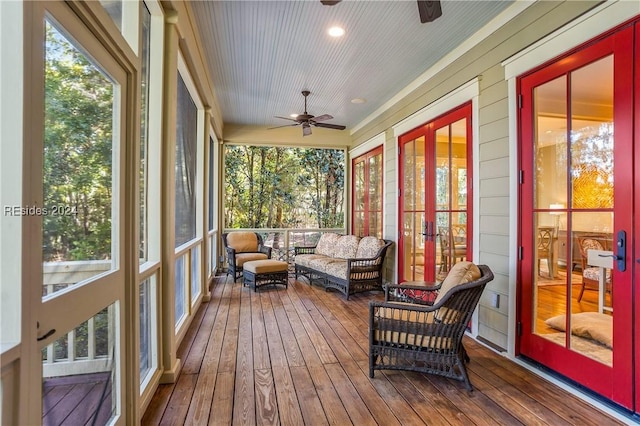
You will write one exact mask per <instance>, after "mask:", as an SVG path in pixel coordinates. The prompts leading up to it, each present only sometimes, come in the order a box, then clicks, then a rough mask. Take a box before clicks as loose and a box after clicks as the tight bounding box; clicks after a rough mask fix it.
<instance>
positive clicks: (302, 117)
mask: <svg viewBox="0 0 640 426" xmlns="http://www.w3.org/2000/svg"><path fill="white" fill-rule="evenodd" d="M309 94H311V92H310V91H308V90H303V91H302V96H304V114H298V115H297V116H295V118H289V117H279V116H277V115H276V118H282V119H283V120H290V121H295V123H294V124H285V125H284V126H277V127H270V128H269V130H271V129H277V128H280V127H288V126H300V125H301V126H302V136H309V135H310V134H311V126H314V127H324V128H327V129H336V130H344V129H345V128H346V127H345V126H340V125H338V124H329V123H319V121H325V120H331V119H332V118H333V116H331V115H329V114H323V115H319V116H317V117H316V116H314V115H311V114H309V113H308V112H307V96H309Z"/></svg>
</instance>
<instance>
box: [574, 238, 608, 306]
mask: <svg viewBox="0 0 640 426" xmlns="http://www.w3.org/2000/svg"><path fill="white" fill-rule="evenodd" d="M578 247H579V248H580V257H581V261H582V288H580V294H579V295H578V302H579V301H580V300H582V296H583V294H584V291H585V289H587V287H589V288H588V289H589V290H598V291H599V290H600V268H597V267H594V266H589V264H588V262H587V259H588V254H587V252H588V251H589V250H604V247H603V245H602V243H601V242H600V241H599V240H597V239H596V238H594V237H588V236H587V237H580V238H578ZM605 271H606V278H605V289H604V290H605V292H607V293H609V295H610V296H611V299H612V301H613V286H612V285H611V271H610V270H608V269H605Z"/></svg>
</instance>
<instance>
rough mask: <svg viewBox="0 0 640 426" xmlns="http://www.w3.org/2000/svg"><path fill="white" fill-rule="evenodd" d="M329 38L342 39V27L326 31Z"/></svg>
mask: <svg viewBox="0 0 640 426" xmlns="http://www.w3.org/2000/svg"><path fill="white" fill-rule="evenodd" d="M327 33H329V35H330V36H331V37H342V36H343V35H344V33H345V31H344V28H342V27H331V28H329V30H328V31H327Z"/></svg>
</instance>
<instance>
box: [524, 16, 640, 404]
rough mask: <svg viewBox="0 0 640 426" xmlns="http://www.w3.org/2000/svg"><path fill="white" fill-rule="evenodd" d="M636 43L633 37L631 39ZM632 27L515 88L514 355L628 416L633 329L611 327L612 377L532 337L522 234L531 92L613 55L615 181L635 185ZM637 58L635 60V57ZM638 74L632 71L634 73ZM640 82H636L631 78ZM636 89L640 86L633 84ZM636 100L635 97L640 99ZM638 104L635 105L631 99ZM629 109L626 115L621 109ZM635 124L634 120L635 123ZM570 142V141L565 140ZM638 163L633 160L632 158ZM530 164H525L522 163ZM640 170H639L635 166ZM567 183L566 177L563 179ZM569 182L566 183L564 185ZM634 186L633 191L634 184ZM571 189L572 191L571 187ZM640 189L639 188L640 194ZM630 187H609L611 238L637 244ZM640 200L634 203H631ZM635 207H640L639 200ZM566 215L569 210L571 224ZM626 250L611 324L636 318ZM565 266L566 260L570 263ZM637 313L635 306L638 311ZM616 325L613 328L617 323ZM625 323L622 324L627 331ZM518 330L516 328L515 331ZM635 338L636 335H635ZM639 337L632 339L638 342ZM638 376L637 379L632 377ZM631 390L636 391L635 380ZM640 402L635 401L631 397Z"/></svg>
mask: <svg viewBox="0 0 640 426" xmlns="http://www.w3.org/2000/svg"><path fill="white" fill-rule="evenodd" d="M636 38H638V36H637V35H636ZM632 46H633V27H631V26H628V25H627V26H626V28H622V29H620V30H619V31H617V32H615V33H613V34H612V35H609V36H607V37H604V38H602V39H601V40H599V41H597V42H593V41H592V42H590V43H589V44H588V45H585V47H584V48H582V49H579V50H574V51H573V52H572V53H571V54H569V55H566V56H564V57H562V58H559V59H556V60H554V61H553V62H552V63H548V64H545V65H543V66H541V67H539V68H538V69H536V70H534V71H532V72H531V73H528V74H527V75H525V76H522V77H519V78H518V80H517V83H516V84H517V92H518V93H519V94H520V96H522V108H521V109H520V110H519V117H518V119H519V126H518V128H519V131H520V134H519V135H518V136H519V140H520V141H521V142H520V148H521V155H520V157H519V166H520V170H521V171H522V173H523V183H522V184H521V185H520V197H519V204H520V206H519V207H520V208H519V211H520V212H521V213H520V214H521V216H520V218H519V219H520V227H519V229H520V232H519V236H518V239H519V246H520V247H521V249H522V250H523V256H522V258H523V259H522V260H521V261H520V262H519V266H518V283H519V285H518V294H517V297H518V300H519V302H518V303H517V307H518V312H517V320H518V323H519V325H520V327H521V330H522V331H521V335H520V336H519V337H518V338H517V344H516V353H517V354H522V355H525V356H528V357H530V358H532V359H534V360H536V361H538V362H540V363H542V364H544V365H546V366H548V367H550V368H551V369H553V370H555V371H558V372H559V373H561V374H563V375H564V376H567V377H569V378H570V379H572V380H575V381H576V382H578V383H580V384H582V385H584V386H586V387H588V388H590V389H592V390H594V391H595V392H597V393H599V394H601V395H603V396H605V397H607V398H609V399H611V400H613V401H615V402H617V403H619V404H621V405H623V406H625V407H627V408H630V409H633V408H634V407H633V406H634V401H633V385H634V383H633V381H634V380H633V377H634V376H633V359H632V358H633V357H632V353H633V352H632V346H631V345H632V334H633V333H632V330H633V327H631V328H630V327H626V329H623V328H622V327H620V326H618V327H614V335H613V340H614V342H616V343H615V349H614V355H613V356H614V359H613V363H614V365H615V369H614V368H611V367H608V366H605V365H604V364H601V363H599V362H596V361H593V360H591V359H589V358H587V357H585V356H582V355H579V354H578V353H576V352H573V351H571V350H567V349H565V348H560V347H559V346H558V345H556V344H554V343H552V342H550V341H549V340H547V339H544V338H541V337H539V336H537V335H535V334H533V333H532V323H533V312H532V306H533V305H532V303H531V297H532V294H533V288H532V286H533V277H534V275H533V274H534V273H535V268H534V267H533V264H534V261H533V256H532V254H530V253H528V250H532V249H531V248H532V247H534V238H533V233H532V232H523V230H528V229H533V228H532V227H533V226H534V220H533V214H532V212H533V197H534V193H533V176H534V175H535V168H534V167H535V166H534V164H533V162H532V161H531V160H532V159H533V158H534V156H533V135H534V123H533V113H534V111H533V89H534V88H535V87H537V86H539V85H541V84H544V83H545V82H548V81H551V80H553V79H554V78H557V77H559V76H561V75H566V74H567V73H569V72H571V71H574V70H576V69H578V68H580V67H581V66H584V65H587V64H589V63H591V62H594V61H595V60H597V59H600V58H602V57H605V56H608V55H611V54H613V55H614V82H615V87H614V123H615V130H614V131H615V138H616V139H615V144H614V159H615V160H614V161H615V169H614V181H615V182H633V156H632V155H630V153H631V152H632V149H633V147H632V145H633V144H632V140H631V139H632V137H633V133H632V132H633V116H632V111H633V110H632V102H633V91H632V90H631V89H630V88H632V87H633V64H632V61H633V52H632ZM638 58H640V56H638ZM636 72H637V71H636ZM636 78H637V79H638V77H636ZM638 81H640V79H638ZM637 97H638V96H636V98H637ZM636 101H637V99H636ZM621 105H626V106H627V108H621V107H620V106H621ZM636 119H637V118H636ZM568 140H570V139H568ZM636 155H637V154H636ZM525 160H527V161H525ZM638 164H640V163H638ZM567 178H568V179H570V177H569V176H568V177H567ZM569 183H570V182H568V184H569ZM636 184H638V183H637V182H636ZM568 187H569V186H568ZM637 188H640V186H637ZM629 189H630V188H629V186H628V185H616V186H615V187H614V199H615V205H614V212H615V219H614V234H615V232H617V231H618V230H621V229H624V230H626V231H627V234H628V236H629V237H628V240H634V239H633V238H632V237H631V236H632V235H633V233H632V231H633V229H634V228H633V227H632V226H633V220H632V219H633V217H632V215H631V214H629V212H630V211H632V208H633V205H632V200H633V198H634V197H633V194H630V193H629ZM636 198H637V197H636ZM636 202H638V200H636ZM570 213H571V210H570V209H568V216H569V214H570ZM629 246H630V247H631V249H628V250H627V259H626V261H627V265H629V267H628V268H627V270H626V271H625V272H620V271H618V270H617V269H616V270H615V271H614V272H613V273H614V282H617V283H622V284H618V285H617V286H616V288H615V291H616V297H615V303H616V305H615V318H614V323H617V324H620V323H622V321H626V320H630V319H631V318H633V316H632V312H633V309H632V308H633V307H632V303H631V301H632V297H633V294H632V286H631V283H632V272H631V271H632V270H633V269H635V266H633V267H631V265H632V263H633V259H632V258H631V257H630V255H631V252H632V250H634V248H635V247H634V246H635V244H634V243H633V241H629ZM568 259H570V257H569V258H568ZM567 305H568V306H567V308H566V312H571V306H570V302H567ZM636 306H638V305H637V304H636ZM616 320H617V321H616ZM630 323H631V322H630V321H627V324H630ZM520 327H518V328H520ZM636 330H637V327H636ZM637 336H638V331H636V341H637ZM636 374H638V373H636ZM636 383H640V381H638V378H636ZM636 399H637V397H636Z"/></svg>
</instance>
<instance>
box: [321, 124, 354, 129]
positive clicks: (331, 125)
mask: <svg viewBox="0 0 640 426" xmlns="http://www.w3.org/2000/svg"><path fill="white" fill-rule="evenodd" d="M315 126H316V127H324V128H327V129H335V130H344V129H346V128H347V127H346V126H341V125H339V124H329V123H315Z"/></svg>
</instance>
